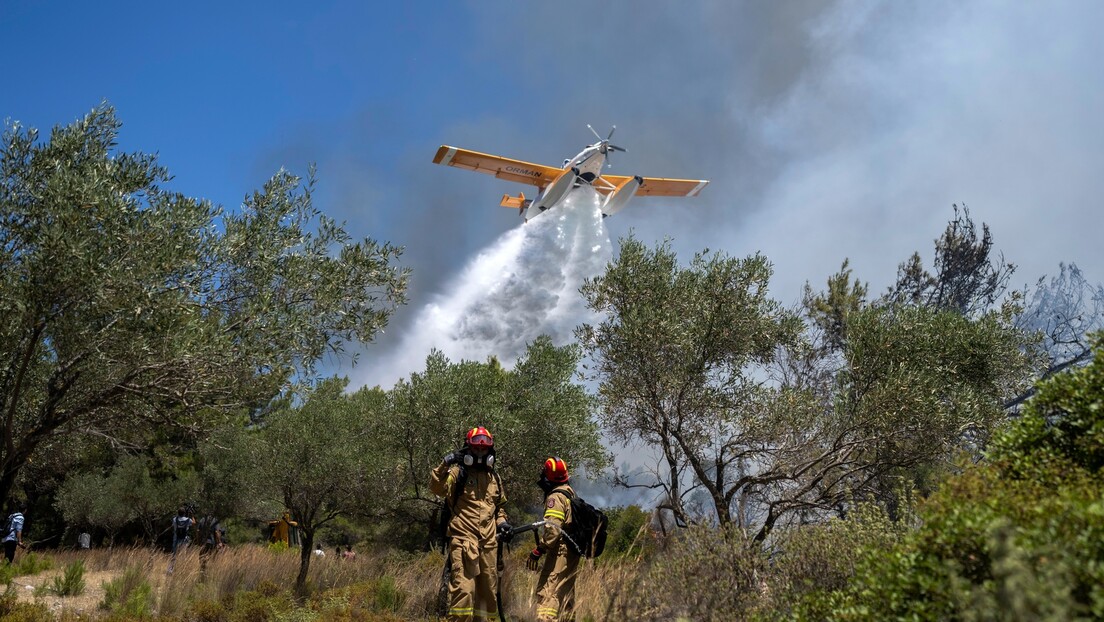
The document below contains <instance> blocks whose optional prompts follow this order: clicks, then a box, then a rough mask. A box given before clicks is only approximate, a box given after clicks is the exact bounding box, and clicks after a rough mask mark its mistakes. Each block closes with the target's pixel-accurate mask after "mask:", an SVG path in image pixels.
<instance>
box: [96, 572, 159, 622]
mask: <svg viewBox="0 0 1104 622" xmlns="http://www.w3.org/2000/svg"><path fill="white" fill-rule="evenodd" d="M103 588H104V599H103V602H101V603H100V609H106V610H107V611H110V612H112V613H113V614H116V615H121V616H127V617H133V618H146V617H149V615H150V612H151V610H152V609H153V588H152V587H151V586H150V584H149V581H147V580H146V578H145V576H144V573H143V571H142V569H141V568H139V567H138V566H131V567H129V568H127V569H126V570H125V571H124V572H123V574H122V576H120V577H118V578H116V579H113V580H111V581H108V582H106V583H104V584H103Z"/></svg>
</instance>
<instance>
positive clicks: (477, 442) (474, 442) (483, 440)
mask: <svg viewBox="0 0 1104 622" xmlns="http://www.w3.org/2000/svg"><path fill="white" fill-rule="evenodd" d="M468 444H469V445H471V446H472V447H493V446H494V441H493V440H491V437H489V436H487V435H486V434H476V435H475V436H473V437H471V439H470V440H469V441H468Z"/></svg>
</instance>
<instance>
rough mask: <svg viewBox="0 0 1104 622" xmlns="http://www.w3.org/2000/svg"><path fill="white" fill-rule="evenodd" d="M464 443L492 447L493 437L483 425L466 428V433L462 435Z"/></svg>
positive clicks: (469, 445) (472, 445)
mask: <svg viewBox="0 0 1104 622" xmlns="http://www.w3.org/2000/svg"><path fill="white" fill-rule="evenodd" d="M464 444H465V445H467V446H468V447H484V448H486V449H490V448H491V447H494V437H493V436H491V432H490V430H488V429H487V428H484V427H483V426H479V427H478V428H472V429H470V430H468V433H467V435H465V436H464Z"/></svg>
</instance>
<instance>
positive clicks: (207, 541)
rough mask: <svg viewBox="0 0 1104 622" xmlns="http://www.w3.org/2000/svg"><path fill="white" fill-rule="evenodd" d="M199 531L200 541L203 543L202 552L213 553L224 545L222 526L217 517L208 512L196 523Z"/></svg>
mask: <svg viewBox="0 0 1104 622" xmlns="http://www.w3.org/2000/svg"><path fill="white" fill-rule="evenodd" d="M196 527H197V530H198V531H199V541H200V543H201V544H202V547H203V548H202V549H201V552H202V553H204V554H208V555H209V554H211V553H214V552H215V551H218V550H219V549H221V548H222V547H223V542H222V526H221V525H219V521H218V519H217V518H215V517H214V516H212V515H211V514H208V515H207V516H204V517H203V518H201V519H200V520H199V522H198V523H197V524H196Z"/></svg>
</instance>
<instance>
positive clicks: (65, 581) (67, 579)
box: [35, 560, 84, 596]
mask: <svg viewBox="0 0 1104 622" xmlns="http://www.w3.org/2000/svg"><path fill="white" fill-rule="evenodd" d="M44 593H52V594H56V595H57V596H80V595H81V594H83V593H84V562H83V561H81V560H77V561H75V562H73V563H72V564H69V565H68V566H66V567H65V572H63V573H62V574H61V575H60V576H57V577H54V580H53V583H51V584H49V585H42V586H40V587H39V588H38V589H37V590H35V595H36V596H39V595H42V594H44Z"/></svg>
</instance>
